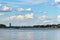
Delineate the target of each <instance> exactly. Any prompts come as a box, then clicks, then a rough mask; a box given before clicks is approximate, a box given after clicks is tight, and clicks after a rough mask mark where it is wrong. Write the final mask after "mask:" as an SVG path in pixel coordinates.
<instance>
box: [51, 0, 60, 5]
mask: <svg viewBox="0 0 60 40" xmlns="http://www.w3.org/2000/svg"><path fill="white" fill-rule="evenodd" d="M59 4H60V0H54V3H52V5H59Z"/></svg>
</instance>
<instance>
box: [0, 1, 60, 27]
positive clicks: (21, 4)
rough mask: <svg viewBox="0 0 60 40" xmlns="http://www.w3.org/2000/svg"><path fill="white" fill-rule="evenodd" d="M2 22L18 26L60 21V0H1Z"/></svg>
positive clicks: (0, 21)
mask: <svg viewBox="0 0 60 40" xmlns="http://www.w3.org/2000/svg"><path fill="white" fill-rule="evenodd" d="M0 23H1V24H6V25H9V23H12V25H16V26H24V25H25V26H29V25H41V24H44V25H45V24H58V23H60V0H0Z"/></svg>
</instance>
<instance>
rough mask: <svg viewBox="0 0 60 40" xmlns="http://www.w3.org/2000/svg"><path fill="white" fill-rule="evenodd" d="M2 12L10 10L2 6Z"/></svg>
mask: <svg viewBox="0 0 60 40" xmlns="http://www.w3.org/2000/svg"><path fill="white" fill-rule="evenodd" d="M2 10H3V11H7V10H10V8H9V7H8V6H3V7H2Z"/></svg>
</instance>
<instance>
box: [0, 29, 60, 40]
mask: <svg viewBox="0 0 60 40" xmlns="http://www.w3.org/2000/svg"><path fill="white" fill-rule="evenodd" d="M0 40H60V29H39V30H32V29H31V30H21V29H0Z"/></svg>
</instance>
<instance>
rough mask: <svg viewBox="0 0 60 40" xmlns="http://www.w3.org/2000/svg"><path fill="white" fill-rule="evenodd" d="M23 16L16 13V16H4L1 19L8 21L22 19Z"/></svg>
mask: <svg viewBox="0 0 60 40" xmlns="http://www.w3.org/2000/svg"><path fill="white" fill-rule="evenodd" d="M23 19H24V16H22V15H18V16H10V17H8V18H4V19H3V21H10V20H23Z"/></svg>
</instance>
